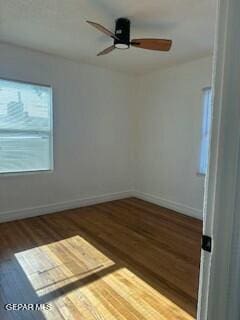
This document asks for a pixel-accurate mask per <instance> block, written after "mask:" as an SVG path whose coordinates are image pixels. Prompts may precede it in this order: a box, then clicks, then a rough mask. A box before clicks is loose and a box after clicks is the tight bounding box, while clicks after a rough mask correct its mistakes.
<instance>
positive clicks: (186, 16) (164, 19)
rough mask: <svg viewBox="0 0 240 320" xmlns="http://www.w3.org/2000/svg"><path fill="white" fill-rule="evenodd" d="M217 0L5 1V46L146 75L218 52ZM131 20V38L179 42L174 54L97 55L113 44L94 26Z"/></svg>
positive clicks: (1, 35) (1, 14) (1, 27)
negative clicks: (149, 72)
mask: <svg viewBox="0 0 240 320" xmlns="http://www.w3.org/2000/svg"><path fill="white" fill-rule="evenodd" d="M215 15H216V0H0V41H3V42H8V43H13V44H17V45H21V46H24V47H28V48H32V49H35V50H40V51H43V52H46V53H52V54H57V55H60V56H63V57H66V58H70V59H74V60H78V61H82V62H86V63H90V64H94V65H99V66H104V67H109V68H112V69H115V70H120V71H127V72H134V73H139V74H140V73H144V72H148V71H151V70H154V69H156V68H160V67H162V66H165V65H170V64H175V63H180V62H185V61H188V60H192V59H196V58H198V57H203V56H206V55H208V54H210V53H211V52H212V49H213V41H214V24H215ZM118 17H128V18H129V19H130V20H131V23H132V28H131V37H132V38H138V37H152V38H153V37H160V38H170V39H172V40H173V47H172V50H171V52H170V53H159V52H154V51H149V50H142V49H138V48H133V47H132V48H131V49H130V50H127V51H125V50H115V51H114V52H112V53H110V54H109V55H107V56H102V57H96V53H97V52H99V51H101V50H102V49H104V48H105V47H107V46H109V45H111V44H112V41H111V39H110V38H108V37H107V36H105V35H102V34H101V33H99V32H98V31H97V30H95V29H93V28H92V27H91V26H89V25H88V24H87V23H86V22H85V20H87V19H89V20H92V21H96V22H99V23H101V24H103V25H104V26H105V27H107V28H109V29H111V30H114V20H115V19H116V18H118Z"/></svg>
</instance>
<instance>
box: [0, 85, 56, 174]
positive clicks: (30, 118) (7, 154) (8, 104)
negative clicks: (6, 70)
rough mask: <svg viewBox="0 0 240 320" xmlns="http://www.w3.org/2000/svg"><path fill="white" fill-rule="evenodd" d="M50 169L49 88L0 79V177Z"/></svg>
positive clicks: (50, 92)
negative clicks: (7, 174) (2, 174)
mask: <svg viewBox="0 0 240 320" xmlns="http://www.w3.org/2000/svg"><path fill="white" fill-rule="evenodd" d="M51 167H52V90H51V88H49V87H45V86H39V85H33V84H27V83H20V82H14V81H6V80H1V79H0V173H7V172H9V173H11V172H22V171H23V172H24V171H36V170H49V169H51Z"/></svg>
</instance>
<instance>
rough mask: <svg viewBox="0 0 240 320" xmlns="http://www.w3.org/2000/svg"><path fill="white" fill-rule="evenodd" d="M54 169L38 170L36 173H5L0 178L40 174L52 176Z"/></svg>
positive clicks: (0, 174)
mask: <svg viewBox="0 0 240 320" xmlns="http://www.w3.org/2000/svg"><path fill="white" fill-rule="evenodd" d="M53 171H54V170H53V169H49V170H36V171H19V172H3V173H0V178H4V177H17V176H29V175H38V174H51V173H53Z"/></svg>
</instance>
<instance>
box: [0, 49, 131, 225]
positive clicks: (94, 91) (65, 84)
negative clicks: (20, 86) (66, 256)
mask: <svg viewBox="0 0 240 320" xmlns="http://www.w3.org/2000/svg"><path fill="white" fill-rule="evenodd" d="M0 77H3V78H10V79H17V80H23V81H24V80H25V81H28V82H29V81H30V82H31V81H32V82H36V83H42V84H49V85H51V86H52V87H53V92H54V107H53V108H54V160H55V169H54V172H53V173H41V174H29V175H15V176H14V175H13V176H1V177H0V220H1V217H2V220H3V219H6V217H7V216H9V217H10V216H11V214H12V215H14V214H15V213H16V214H17V215H19V214H20V213H21V214H22V215H26V214H33V213H35V214H36V213H40V211H41V212H44V210H45V209H46V208H42V209H41V210H38V209H37V210H35V212H33V210H30V211H28V210H25V209H26V208H33V207H39V206H49V205H51V207H49V210H50V211H51V210H52V211H54V210H58V209H59V208H64V206H65V207H71V206H77V205H80V204H81V202H79V200H81V199H86V198H89V197H97V198H96V199H95V200H99V199H100V200H101V199H110V198H111V197H113V198H114V197H118V196H124V194H122V192H125V191H128V190H129V189H132V175H131V172H130V159H131V145H130V144H131V139H130V134H131V130H132V128H131V114H130V109H129V106H130V105H131V81H132V79H131V78H130V77H129V76H127V75H124V74H121V73H117V72H111V71H108V70H105V69H101V68H97V67H93V66H88V65H84V64H78V63H75V62H71V61H68V60H65V59H62V58H57V57H55V56H50V55H45V54H41V53H37V52H33V51H29V50H26V49H22V48H18V47H14V46H9V45H5V44H1V45H0ZM113 193H117V195H109V194H113ZM106 194H107V195H108V197H103V198H101V197H100V198H98V197H99V196H102V195H106ZM95 200H94V201H95ZM88 202H89V201H87V203H88ZM84 203H86V202H84ZM12 211H13V212H12ZM14 211H16V212H15V213H14ZM45 211H48V209H46V210H45ZM8 212H9V213H8ZM11 212H12V213H11ZM6 213H8V214H6Z"/></svg>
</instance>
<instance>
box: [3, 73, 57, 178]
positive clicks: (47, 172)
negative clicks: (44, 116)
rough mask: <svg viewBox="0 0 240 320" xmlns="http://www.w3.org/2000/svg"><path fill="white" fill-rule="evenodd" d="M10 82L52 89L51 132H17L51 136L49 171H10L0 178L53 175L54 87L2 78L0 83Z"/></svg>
mask: <svg viewBox="0 0 240 320" xmlns="http://www.w3.org/2000/svg"><path fill="white" fill-rule="evenodd" d="M1 80H3V81H9V82H16V83H21V84H26V85H32V86H39V87H45V88H48V89H50V130H49V132H48V131H44V130H32V131H29V130H16V132H25V133H26V132H27V133H35V134H39V133H45V134H48V136H49V163H50V166H49V169H38V170H26V171H11V172H10V171H9V172H0V177H7V176H22V175H33V174H49V173H53V171H54V157H53V153H54V151H53V150H54V143H53V131H54V126H53V119H54V115H53V87H52V86H51V85H49V84H42V83H38V82H32V81H25V80H19V79H13V78H5V77H1V76H0V81H1ZM3 131H5V132H6V131H8V129H0V133H1V132H3ZM9 131H11V132H14V129H13V130H9Z"/></svg>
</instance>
